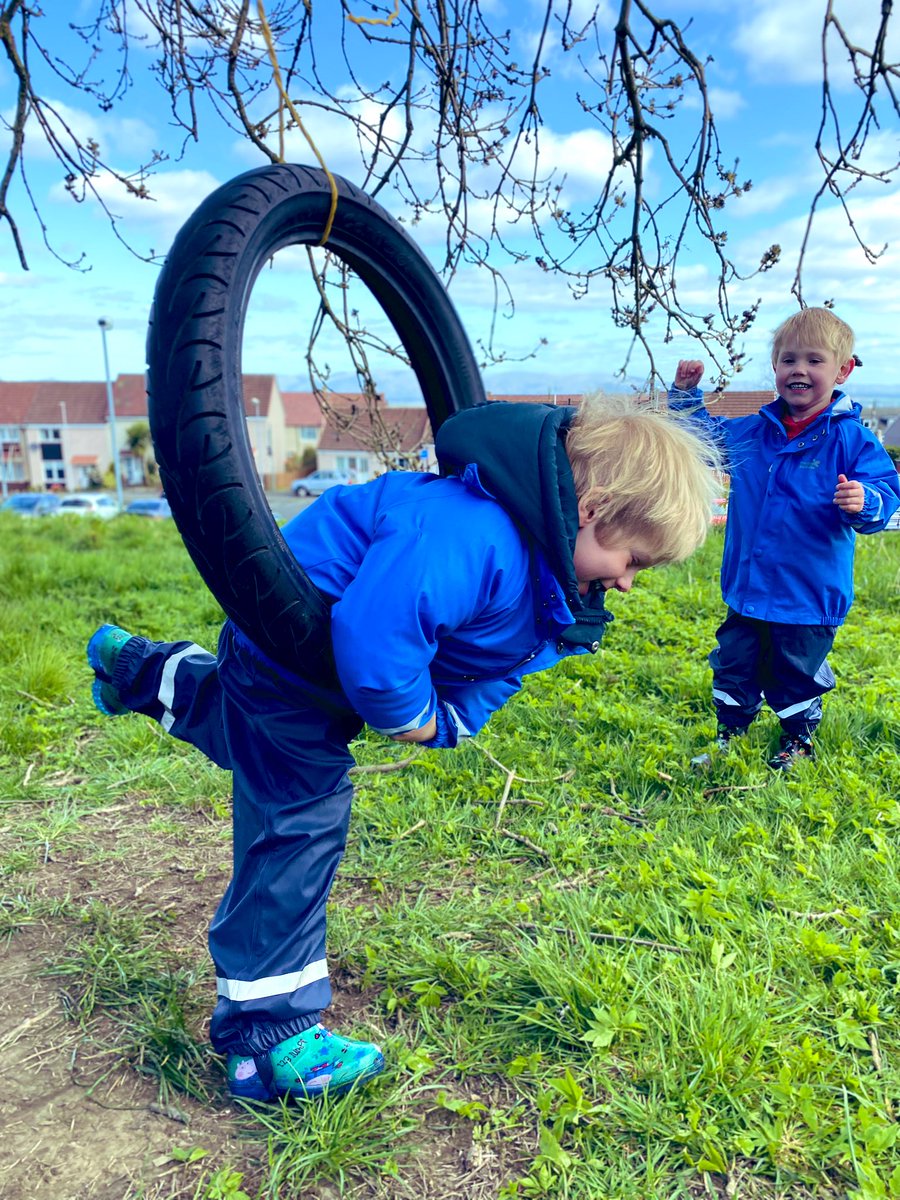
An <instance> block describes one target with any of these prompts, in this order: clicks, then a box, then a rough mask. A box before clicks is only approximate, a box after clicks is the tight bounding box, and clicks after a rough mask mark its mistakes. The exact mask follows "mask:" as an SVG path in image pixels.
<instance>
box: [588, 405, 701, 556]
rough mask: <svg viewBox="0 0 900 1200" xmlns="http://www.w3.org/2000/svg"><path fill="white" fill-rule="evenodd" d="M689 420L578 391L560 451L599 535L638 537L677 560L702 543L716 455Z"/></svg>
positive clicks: (653, 549) (613, 538)
mask: <svg viewBox="0 0 900 1200" xmlns="http://www.w3.org/2000/svg"><path fill="white" fill-rule="evenodd" d="M688 422H689V418H685V417H682V416H680V415H678V414H675V413H665V412H660V411H658V410H656V409H653V408H650V407H649V405H647V404H641V403H639V402H638V401H636V400H633V399H631V398H630V397H628V396H604V395H603V394H601V393H598V394H596V395H593V396H586V397H585V398H584V400H583V401H582V403H581V405H580V407H579V410H578V414H577V416H576V417H575V420H574V422H573V423H572V426H571V428H570V429H569V432H568V435H567V437H566V452H567V454H568V456H569V463H570V464H571V467H572V475H573V478H574V480H575V494H576V496H577V497H578V500H579V503H580V504H581V505H582V506H583V507H586V508H589V509H592V510H593V512H594V514H595V516H596V517H597V518H598V523H597V527H596V529H597V535H598V538H599V539H600V540H601V541H602V540H603V539H604V538H605V539H607V540H609V541H611V542H614V543H615V542H621V541H623V540H626V539H627V538H629V537H640V538H641V540H642V541H643V542H644V543H645V544H646V545H647V547H648V549H649V550H650V552H651V553H652V555H653V559H654V562H656V563H665V562H680V561H681V560H682V559H685V558H687V557H688V556H689V555H690V554H693V552H694V551H695V550H696V549H697V548H698V547H699V546H701V545H702V544H703V542H704V540H705V538H706V535H707V533H708V531H709V524H710V518H711V516H712V508H713V501H714V499H715V498H716V496H717V494H718V493H719V491H720V486H721V485H719V484H717V483H716V481H715V478H714V476H713V471H715V470H720V469H721V455H720V453H719V451H718V449H717V448H716V446H715V445H714V444H713V443H712V442H711V441H710V440H709V439H708V438H707V437H705V436H704V435H703V433H702V432H699V431H698V430H697V429H696V428H695V427H692V426H690V425H689V423H688Z"/></svg>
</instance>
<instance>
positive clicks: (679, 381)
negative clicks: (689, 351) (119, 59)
mask: <svg viewBox="0 0 900 1200" xmlns="http://www.w3.org/2000/svg"><path fill="white" fill-rule="evenodd" d="M702 378H703V363H702V362H700V360H699V359H696V358H683V359H682V360H681V362H680V363H679V364H678V370H677V371H676V372H675V382H674V384H673V385H672V386H673V387H677V388H678V389H679V390H680V391H682V392H689V391H690V390H691V389H692V388H695V387H698V386H699V384H700V380H701V379H702Z"/></svg>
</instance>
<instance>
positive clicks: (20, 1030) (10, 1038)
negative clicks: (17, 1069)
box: [0, 1004, 56, 1051]
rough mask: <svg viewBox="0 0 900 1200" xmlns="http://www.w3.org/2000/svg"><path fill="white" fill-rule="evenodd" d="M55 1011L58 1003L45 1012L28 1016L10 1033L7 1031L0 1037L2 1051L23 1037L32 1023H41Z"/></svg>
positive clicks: (0, 1049) (49, 1006) (51, 1005)
mask: <svg viewBox="0 0 900 1200" xmlns="http://www.w3.org/2000/svg"><path fill="white" fill-rule="evenodd" d="M55 1011H56V1005H55V1004H50V1005H48V1007H47V1008H45V1009H44V1011H43V1012H39V1013H35V1015H34V1016H33V1017H27V1018H26V1019H25V1020H24V1021H22V1022H21V1024H19V1025H17V1026H16V1027H15V1029H11V1030H10V1031H9V1033H5V1034H4V1035H3V1037H2V1038H0V1051H2V1050H6V1049H7V1047H9V1046H12V1045H13V1044H14V1043H15V1042H17V1041H18V1040H19V1038H20V1037H22V1035H23V1034H24V1033H25V1032H26V1030H28V1029H30V1028H31V1026H32V1025H37V1024H39V1023H40V1022H41V1021H43V1020H44V1018H45V1017H49V1016H50V1014H51V1013H52V1012H55Z"/></svg>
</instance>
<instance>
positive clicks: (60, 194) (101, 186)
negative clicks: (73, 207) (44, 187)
mask: <svg viewBox="0 0 900 1200" xmlns="http://www.w3.org/2000/svg"><path fill="white" fill-rule="evenodd" d="M219 182H220V181H219V180H218V179H216V178H215V176H213V175H212V174H210V172H209V171H189V170H179V171H165V170H161V171H159V172H158V173H157V174H155V175H154V176H153V177H152V178H151V179H150V180H149V191H150V194H151V196H152V199H140V198H139V197H137V196H135V195H133V194H132V193H131V192H129V191H128V190H127V188H125V187H123V185H122V184H120V183H119V182H118V181H117V180H116V179H114V178H113V177H112V176H111V175H109V174H104V175H101V176H100V177H98V178H97V179H96V180H95V181H94V184H95V187H96V189H97V192H98V194H99V196H100V198H101V199H102V200H103V202H104V203H105V204H106V206H107V208H108V209H109V210H110V212H111V213H112V214H113V216H114V217H115V218H117V219H118V220H120V221H121V222H122V223H123V225H125V226H126V227H127V228H126V238H127V240H128V242H129V244H130V245H134V246H135V248H136V249H138V250H139V251H141V252H143V251H142V248H141V246H140V245H139V244H138V239H139V238H140V237H147V238H152V239H154V240H153V246H152V248H153V249H154V250H155V251H156V252H157V253H161V252H163V251H165V250H166V249H168V245H169V243H170V242H171V241H172V239H173V238H174V237H175V234H176V233H177V232H178V230H179V229H180V228H181V226H182V225H183V224H184V222H185V221H186V220H187V218H188V217H189V216H190V215H191V213H192V212H193V211H194V209H195V208H197V206H198V205H199V204H200V203H201V202H202V201H203V200H205V199H206V197H207V196H208V195H209V194H210V192H212V191H214V190H215V189H216V188H217V187H218V186H219ZM50 195H51V198H52V199H53V200H56V201H58V202H60V203H71V199H70V197H69V195H68V194H67V192H66V191H65V188H64V187H63V185H62V184H56V185H54V186H53V187H52V188H51V191H50ZM86 203H87V204H89V205H90V206H92V207H93V208H94V209H95V210H97V211H98V212H99V205H98V203H97V201H96V199H94V198H93V197H89V199H88V200H87V202H86Z"/></svg>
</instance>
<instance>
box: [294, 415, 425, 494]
mask: <svg viewBox="0 0 900 1200" xmlns="http://www.w3.org/2000/svg"><path fill="white" fill-rule="evenodd" d="M344 399H345V400H347V401H348V405H347V408H346V409H345V410H343V411H342V410H341V409H340V408H335V409H333V411H332V412H331V413H329V414H328V417H327V418H326V420H325V426H324V429H323V430H322V436H321V438H320V439H319V446H318V450H317V453H316V459H317V463H318V466H319V469H320V470H337V471H348V472H350V473H351V474H353V475H355V476H356V479H357V481H358V482H359V483H364V482H366V481H367V480H369V479H374V478H375V476H376V475H380V474H382V473H383V472H384V471H385V470H394V469H397V468H402V467H405V468H407V469H413V470H422V471H432V470H436V469H437V459H436V458H435V455H434V439H433V437H432V433H431V422H430V421H429V419H428V410H427V409H426V408H424V407H419V408H412V407H411V408H404V407H401V406H399V405H398V406H396V407H394V406H390V405H387V404H382V403H376V405H375V406H374V407H366V406H365V404H364V401H363V400H362V398H361V397H357V398H356V399H357V401H358V403H349V402H350V401H351V400H352V398H351V397H345V398H344Z"/></svg>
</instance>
